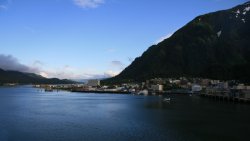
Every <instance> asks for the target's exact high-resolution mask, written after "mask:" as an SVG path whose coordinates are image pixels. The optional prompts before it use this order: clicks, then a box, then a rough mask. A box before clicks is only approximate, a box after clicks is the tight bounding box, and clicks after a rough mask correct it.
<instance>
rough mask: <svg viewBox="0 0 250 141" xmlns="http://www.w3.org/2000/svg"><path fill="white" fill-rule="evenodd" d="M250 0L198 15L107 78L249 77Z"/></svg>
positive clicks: (139, 79)
mask: <svg viewBox="0 0 250 141" xmlns="http://www.w3.org/2000/svg"><path fill="white" fill-rule="evenodd" d="M249 54H250V2H247V3H245V4H242V5H238V6H236V7H234V8H232V9H228V10H222V11H217V12H213V13H209V14H205V15H201V16H198V17H196V18H195V19H194V20H192V21H191V22H189V23H188V24H186V25H185V26H184V27H182V28H181V29H179V30H178V31H176V32H175V33H174V34H173V35H172V36H171V37H170V38H168V39H165V40H164V41H162V42H161V43H159V44H157V45H153V46H151V47H149V48H148V50H147V51H145V52H144V53H143V54H142V56H140V57H138V58H136V59H135V60H134V61H133V62H132V64H131V65H129V66H128V67H127V68H125V69H124V70H123V71H122V72H121V73H120V74H119V75H117V76H116V77H114V78H111V79H107V80H105V82H127V81H143V80H146V79H150V78H155V77H180V76H186V77H204V78H213V79H225V80H228V79H238V80H242V81H248V82H249V81H250V75H249V72H250V55H249Z"/></svg>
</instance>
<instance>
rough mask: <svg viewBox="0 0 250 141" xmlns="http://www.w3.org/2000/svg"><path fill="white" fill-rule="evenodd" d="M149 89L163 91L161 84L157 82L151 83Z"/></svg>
mask: <svg viewBox="0 0 250 141" xmlns="http://www.w3.org/2000/svg"><path fill="white" fill-rule="evenodd" d="M151 89H152V90H153V91H158V92H161V91H163V85H159V84H157V85H152V86H151Z"/></svg>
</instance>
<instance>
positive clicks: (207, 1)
mask: <svg viewBox="0 0 250 141" xmlns="http://www.w3.org/2000/svg"><path fill="white" fill-rule="evenodd" d="M244 2H246V0H188V1H187V0H0V25H1V26H0V33H1V34H0V59H2V60H1V62H2V63H1V64H0V67H5V68H3V69H14V70H20V71H28V72H35V73H39V74H41V75H43V76H46V77H58V78H71V79H73V78H74V79H76V78H77V79H85V78H93V77H103V76H111V75H115V74H117V73H119V72H120V71H122V70H123V69H124V68H125V67H126V66H128V65H129V64H130V63H131V61H132V60H133V59H134V58H136V57H138V56H140V55H141V54H142V53H143V52H144V51H145V50H146V49H147V48H148V47H149V46H151V45H153V44H156V43H157V42H159V41H160V40H161V39H163V38H166V37H168V36H170V35H171V34H172V33H173V32H175V31H176V30H177V29H179V28H180V27H182V26H184V25H185V24H186V23H187V22H189V21H190V20H192V19H193V18H195V17H196V16H198V15H201V14H205V13H208V12H214V11H217V10H222V9H228V8H231V7H233V6H236V5H238V4H241V3H244ZM4 62H9V63H5V64H4V65H3V63H4ZM16 64H18V65H19V67H13V66H11V65H16ZM20 66H21V67H20ZM22 68H25V69H22Z"/></svg>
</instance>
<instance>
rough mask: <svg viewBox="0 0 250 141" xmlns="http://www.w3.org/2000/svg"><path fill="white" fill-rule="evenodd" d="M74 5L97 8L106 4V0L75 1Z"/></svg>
mask: <svg viewBox="0 0 250 141" xmlns="http://www.w3.org/2000/svg"><path fill="white" fill-rule="evenodd" d="M73 1H74V3H75V4H76V5H78V6H80V7H82V8H96V7H98V6H99V5H101V4H103V3H104V0H73Z"/></svg>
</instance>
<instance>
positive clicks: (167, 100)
mask: <svg viewBox="0 0 250 141" xmlns="http://www.w3.org/2000/svg"><path fill="white" fill-rule="evenodd" d="M163 101H165V102H170V101H171V98H170V97H168V98H164V99H163Z"/></svg>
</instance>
